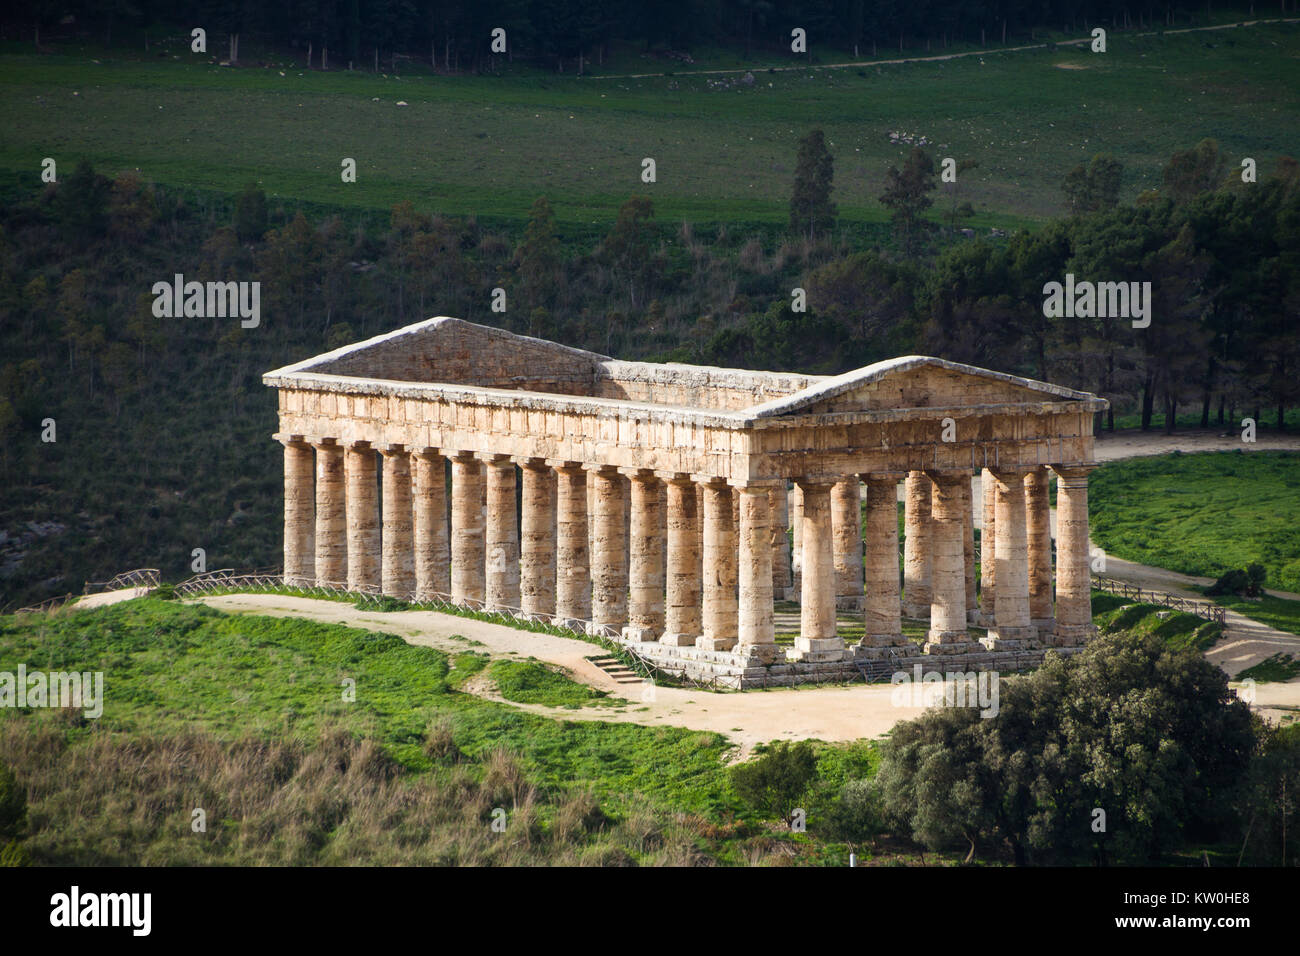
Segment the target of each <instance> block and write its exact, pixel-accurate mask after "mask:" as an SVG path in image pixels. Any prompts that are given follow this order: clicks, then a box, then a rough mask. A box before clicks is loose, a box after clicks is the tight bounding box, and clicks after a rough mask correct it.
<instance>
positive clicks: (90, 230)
mask: <svg viewBox="0 0 1300 956" xmlns="http://www.w3.org/2000/svg"><path fill="white" fill-rule="evenodd" d="M111 189H112V184H111V183H110V182H109V180H108V178H107V177H106V176H101V175H99V174H98V173H96V172H95V168H94V167H93V166H91V165H90V163H89V162H88V161H87V160H84V159H83V160H81V162H79V163H77V168H76V169H75V170H74V171H73V173H72V175H71V176H69V177H68V178H67V179H66V180H65V181H64V182H62V183H60V184H59V190H58V192H57V193H56V194H55V201H54V205H55V213H56V215H57V216H58V219H59V221H60V223H61V224H62V225H63V227H64V228H65V229H66V230H67V231H68V233H69V234H70V235H71V236H72V237H73V238H74V239H76V240H77V241H79V242H87V241H89V240H91V239H95V238H97V237H99V236H102V235H103V234H104V230H105V229H106V228H107V227H108V200H109V193H110V191H111Z"/></svg>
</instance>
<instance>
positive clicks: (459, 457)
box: [447, 451, 478, 465]
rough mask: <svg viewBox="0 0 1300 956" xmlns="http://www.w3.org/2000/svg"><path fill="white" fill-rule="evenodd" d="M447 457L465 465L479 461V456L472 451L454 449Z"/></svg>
mask: <svg viewBox="0 0 1300 956" xmlns="http://www.w3.org/2000/svg"><path fill="white" fill-rule="evenodd" d="M447 457H448V458H450V459H451V460H452V461H458V462H460V463H461V464H463V465H467V464H470V463H471V462H476V461H478V456H477V455H475V454H474V452H472V451H453V452H452V453H451V454H449V455H448V456H447Z"/></svg>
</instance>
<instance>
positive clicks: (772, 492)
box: [767, 481, 791, 601]
mask: <svg viewBox="0 0 1300 956" xmlns="http://www.w3.org/2000/svg"><path fill="white" fill-rule="evenodd" d="M767 499H768V500H767V505H768V511H769V512H770V513H771V515H772V594H773V597H774V599H775V600H778V601H785V600H789V597H790V594H789V592H790V583H791V582H790V535H789V530H790V506H789V501H788V499H787V497H786V491H785V482H784V481H783V482H781V484H779V485H777V486H775V487H773V488H769V489H768V490H767Z"/></svg>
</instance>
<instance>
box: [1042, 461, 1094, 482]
mask: <svg viewBox="0 0 1300 956" xmlns="http://www.w3.org/2000/svg"><path fill="white" fill-rule="evenodd" d="M1097 464H1098V463H1097V462H1095V461H1085V462H1077V463H1072V464H1069V465H1052V466H1051V468H1052V471H1054V472H1056V476H1057V477H1058V478H1063V479H1065V480H1067V481H1069V480H1072V479H1073V480H1079V479H1086V478H1087V477H1088V475H1089V474H1091V473H1092V472H1093V471H1094V470H1095V469H1096V467H1097Z"/></svg>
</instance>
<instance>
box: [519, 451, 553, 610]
mask: <svg viewBox="0 0 1300 956" xmlns="http://www.w3.org/2000/svg"><path fill="white" fill-rule="evenodd" d="M520 471H521V473H522V475H523V488H522V492H523V493H522V496H521V507H520V517H519V599H520V602H521V603H520V607H521V608H523V610H524V611H525V612H527V613H529V614H532V615H535V616H536V617H537V618H538V619H539V620H549V619H551V618H553V617H554V616H555V597H556V582H555V567H556V559H555V547H556V545H555V539H556V511H555V486H556V476H555V473H554V472H552V471H551V469H550V468H548V467H547V466H546V463H545V462H543V461H537V460H535V459H529V460H526V461H524V462H522V463H521V464H520Z"/></svg>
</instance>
